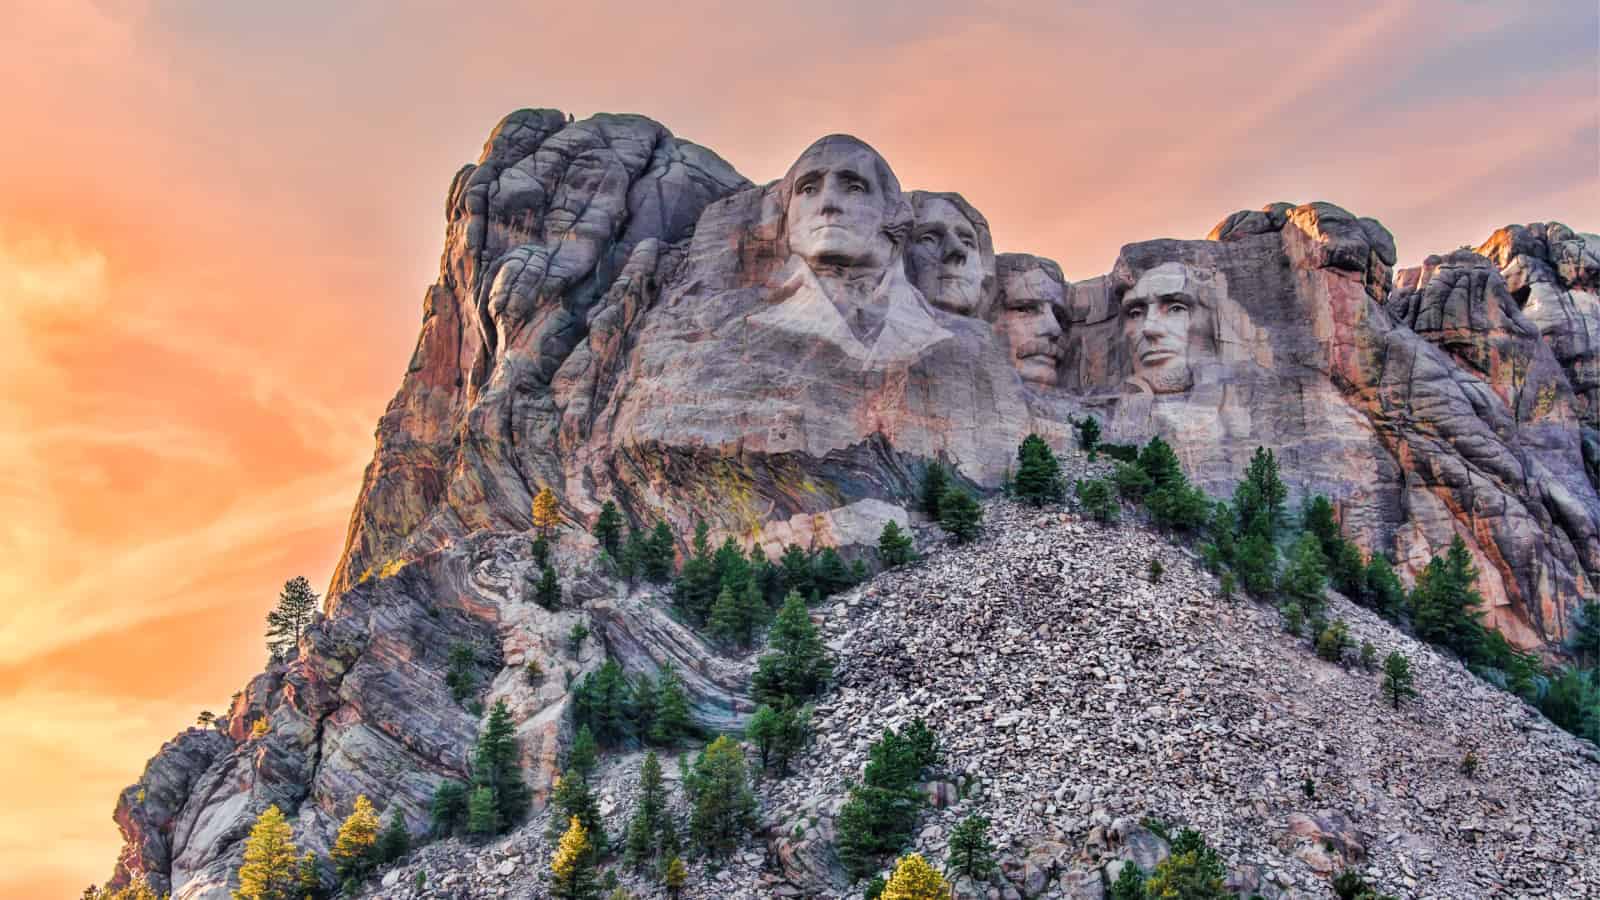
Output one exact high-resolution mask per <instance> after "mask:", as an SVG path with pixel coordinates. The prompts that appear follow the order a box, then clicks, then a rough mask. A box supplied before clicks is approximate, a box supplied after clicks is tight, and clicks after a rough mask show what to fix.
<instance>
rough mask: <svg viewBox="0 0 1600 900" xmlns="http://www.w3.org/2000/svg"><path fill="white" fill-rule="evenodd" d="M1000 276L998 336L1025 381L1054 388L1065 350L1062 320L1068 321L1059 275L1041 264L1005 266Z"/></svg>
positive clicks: (1064, 291)
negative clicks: (1047, 270) (1052, 275)
mask: <svg viewBox="0 0 1600 900" xmlns="http://www.w3.org/2000/svg"><path fill="white" fill-rule="evenodd" d="M1003 259H1009V257H1007V258H1003ZM1000 276H1001V280H1000V296H999V298H998V301H997V303H996V309H995V312H994V330H995V333H996V334H998V335H999V336H1000V339H1001V340H1002V341H1004V342H1005V345H1006V347H1007V349H1008V350H1009V351H1010V356H1011V364H1012V365H1013V366H1016V368H1017V373H1018V374H1019V375H1021V376H1022V380H1024V381H1029V382H1033V383H1035V384H1042V385H1049V386H1053V385H1055V384H1056V382H1057V380H1058V378H1059V375H1058V373H1057V369H1056V367H1057V364H1059V363H1060V361H1061V356H1062V352H1063V349H1064V348H1063V347H1062V343H1061V320H1062V319H1064V318H1065V317H1066V288H1065V285H1064V284H1063V282H1062V280H1061V277H1060V274H1059V272H1057V273H1056V277H1054V278H1052V277H1050V274H1049V273H1047V272H1046V270H1045V268H1044V265H1043V264H1041V263H1038V262H1027V263H1022V264H1019V265H1017V267H1015V268H1012V266H1011V265H1009V264H1007V263H1005V262H1002V264H1001V267H1000Z"/></svg>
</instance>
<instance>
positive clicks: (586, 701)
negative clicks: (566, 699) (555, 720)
mask: <svg viewBox="0 0 1600 900" xmlns="http://www.w3.org/2000/svg"><path fill="white" fill-rule="evenodd" d="M632 696H633V688H632V686H631V685H630V684H629V683H628V678H627V676H625V675H623V674H622V666H621V665H620V664H619V663H618V662H617V661H616V660H614V659H607V660H606V661H605V662H604V663H601V664H600V668H599V669H597V670H595V671H594V672H591V673H590V674H588V675H586V676H584V678H583V680H582V681H580V682H578V684H577V687H576V688H575V689H574V690H573V696H572V705H573V717H574V721H576V722H577V724H578V725H580V726H581V725H588V726H589V727H590V729H591V730H593V731H594V736H595V740H596V741H598V742H599V743H600V746H602V747H615V746H617V745H618V744H620V743H622V742H623V741H625V740H627V739H628V737H629V736H630V735H631V734H632V733H633V710H632V709H631V708H630V707H631V705H632V704H631V703H630V701H631V700H632ZM660 702H661V700H660V698H659V697H658V698H657V704H658V709H657V712H656V715H658V716H659V715H660V714H661V713H660V709H659V704H660Z"/></svg>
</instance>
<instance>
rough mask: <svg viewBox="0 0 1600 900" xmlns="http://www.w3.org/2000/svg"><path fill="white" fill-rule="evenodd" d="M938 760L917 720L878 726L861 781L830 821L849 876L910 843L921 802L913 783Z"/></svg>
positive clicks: (932, 739) (934, 740)
mask: <svg viewBox="0 0 1600 900" xmlns="http://www.w3.org/2000/svg"><path fill="white" fill-rule="evenodd" d="M938 761H939V740H938V736H937V735H935V734H934V733H933V731H932V730H931V729H929V728H928V726H927V724H926V723H924V722H923V721H922V720H921V719H917V720H915V721H914V722H912V723H911V724H910V725H907V726H905V728H903V729H901V730H900V731H898V732H897V731H895V730H894V729H892V728H887V729H884V732H883V735H882V736H881V737H880V738H878V740H876V741H874V742H873V743H872V746H871V747H870V748H869V749H868V751H867V767H866V770H865V771H864V772H863V773H862V778H861V783H860V784H857V785H852V786H851V788H850V796H849V799H848V800H847V801H846V802H845V805H844V807H843V808H842V809H840V810H839V816H838V818H837V820H836V821H835V823H834V827H835V832H836V842H837V843H836V846H837V849H838V852H839V861H840V863H842V864H843V865H844V868H845V871H846V872H849V873H850V875H851V876H852V877H854V878H862V877H865V876H867V875H870V874H871V873H872V872H874V871H876V870H877V869H878V867H879V866H880V865H881V864H882V861H883V859H884V858H885V857H887V856H889V855H891V854H894V853H896V852H898V851H899V850H900V849H901V848H903V847H905V846H906V845H907V844H908V843H910V841H911V836H912V833H913V829H915V827H916V821H917V814H918V812H919V811H920V810H921V809H922V805H923V804H924V803H925V802H926V798H925V797H924V796H923V795H922V792H921V791H919V790H917V788H916V784H917V782H918V781H919V780H921V778H922V776H923V773H924V772H925V771H926V770H927V769H928V768H929V767H930V766H933V765H934V764H935V763H937V762H938Z"/></svg>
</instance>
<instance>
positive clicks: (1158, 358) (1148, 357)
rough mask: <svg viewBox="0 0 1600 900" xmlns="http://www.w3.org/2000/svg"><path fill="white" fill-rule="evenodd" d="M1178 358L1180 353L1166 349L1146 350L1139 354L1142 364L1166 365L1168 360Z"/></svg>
mask: <svg viewBox="0 0 1600 900" xmlns="http://www.w3.org/2000/svg"><path fill="white" fill-rule="evenodd" d="M1177 358H1178V352H1177V351H1176V350H1167V349H1165V348H1161V349H1157V350H1146V351H1145V352H1143V353H1141V354H1139V361H1140V362H1142V363H1164V362H1166V361H1167V360H1170V359H1177Z"/></svg>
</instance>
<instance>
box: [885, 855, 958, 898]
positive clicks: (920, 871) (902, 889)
mask: <svg viewBox="0 0 1600 900" xmlns="http://www.w3.org/2000/svg"><path fill="white" fill-rule="evenodd" d="M949 896H950V885H948V884H946V883H945V880H944V876H942V875H940V874H939V873H938V872H937V871H936V870H935V869H934V868H933V866H930V865H928V861H927V860H925V859H923V858H922V854H920V853H910V854H907V855H905V856H902V857H901V858H900V860H899V861H898V862H896V863H895V866H894V874H893V875H890V876H889V883H888V884H886V885H884V888H883V894H881V895H880V897H879V900H946V898H948V897H949Z"/></svg>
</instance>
